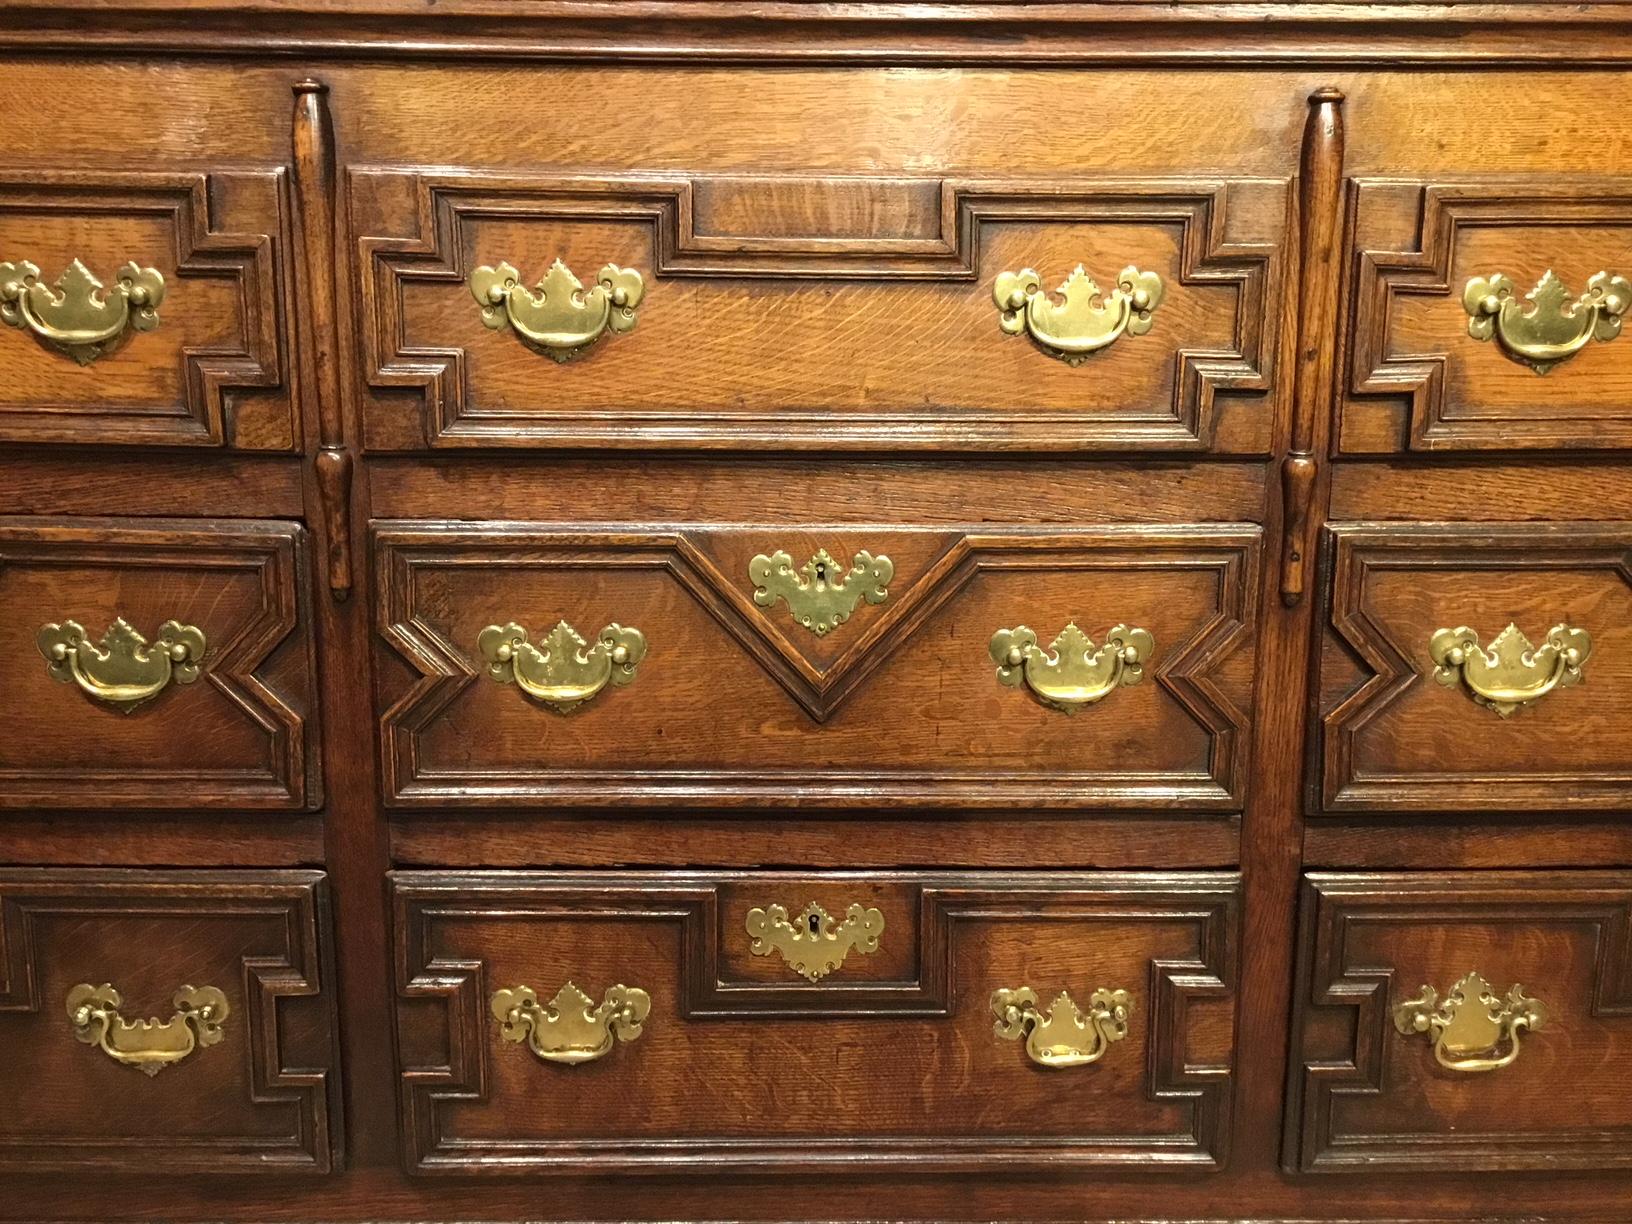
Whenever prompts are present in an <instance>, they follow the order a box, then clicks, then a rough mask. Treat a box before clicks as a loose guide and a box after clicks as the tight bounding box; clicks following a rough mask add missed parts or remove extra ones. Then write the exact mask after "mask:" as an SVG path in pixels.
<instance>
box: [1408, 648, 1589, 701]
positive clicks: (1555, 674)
mask: <svg viewBox="0 0 1632 1224" xmlns="http://www.w3.org/2000/svg"><path fill="white" fill-rule="evenodd" d="M1591 654H1592V635H1591V634H1589V633H1588V632H1587V631H1586V630H1585V629H1577V628H1575V627H1574V626H1572V625H1554V626H1553V627H1552V628H1551V629H1549V630H1548V631H1547V637H1546V639H1545V640H1544V641H1543V642H1542V644H1541V646H1539V647H1536V646H1532V645H1531V644H1530V639H1529V638H1527V637H1525V636H1524V634H1523V633H1521V632H1520V631H1519V627H1518V626H1517V625H1509V626H1508V627H1507V628H1506V629H1503V630H1502V631H1501V632H1500V633H1499V634H1497V635H1496V637H1495V638H1494V639H1493V640H1492V641H1491V643H1490V648H1489V649H1488V650H1487V649H1485V648H1483V647H1481V646H1480V645H1479V635H1478V634H1477V633H1475V632H1474V631H1473V630H1472V629H1469V628H1468V627H1467V626H1466V625H1461V626H1458V627H1457V628H1455V629H1440V630H1437V631H1436V632H1435V633H1434V636H1433V637H1431V638H1430V639H1429V640H1428V655H1429V657H1430V658H1432V659H1433V661H1434V679H1435V680H1437V681H1439V682H1440V683H1441V684H1443V685H1446V686H1448V687H1455V686H1456V685H1458V684H1461V685H1463V686H1465V687H1466V688H1467V691H1468V696H1470V697H1472V698H1473V700H1474V701H1476V702H1478V703H1479V704H1480V705H1482V706H1485V707H1486V708H1487V709H1491V710H1494V711H1495V712H1496V713H1497V714H1499V715H1500V716H1501V717H1503V718H1506V717H1507V716H1508V715H1510V714H1512V713H1513V711H1514V710H1517V709H1519V708H1521V707H1523V706H1527V705H1532V704H1534V703H1535V702H1537V701H1540V700H1541V699H1542V698H1543V697H1545V696H1546V695H1547V694H1548V693H1550V692H1552V691H1553V690H1554V689H1560V688H1568V687H1569V686H1570V685H1572V684H1579V683H1580V682H1581V679H1582V670H1581V669H1582V668H1583V667H1585V666H1586V662H1587V659H1588V657H1589V656H1590V655H1591Z"/></svg>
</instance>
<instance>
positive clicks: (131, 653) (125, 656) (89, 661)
mask: <svg viewBox="0 0 1632 1224" xmlns="http://www.w3.org/2000/svg"><path fill="white" fill-rule="evenodd" d="M35 643H36V644H37V645H38V646H39V648H40V653H41V654H42V655H44V656H45V660H46V663H47V665H48V666H47V668H46V670H47V671H49V672H50V674H51V676H52V678H53V679H56V680H61V681H63V682H64V683H68V682H72V683H74V684H77V685H79V687H80V689H81V690H83V691H84V692H85V693H86V694H88V695H89V696H91V697H93V698H95V699H96V700H97V701H102V702H106V703H107V704H108V705H111V706H113V707H114V708H115V709H118V710H121V711H123V712H124V713H126V714H128V713H130V712H131V711H132V710H134V709H135V708H136V707H137V706H139V705H141V704H142V702H144V701H147V700H150V699H151V698H153V697H157V696H158V695H159V693H160V692H161V691H163V689H164V686H165V685H167V684H169V683H171V682H172V681H174V682H175V683H177V684H191V683H192V682H193V681H194V680H197V679H198V668H199V661H200V660H201V659H202V658H203V657H204V634H203V631H202V630H200V629H198V628H196V627H194V626H192V625H184V624H182V623H181V622H180V621H173V620H170V621H165V622H164V624H162V625H160V626H159V639H158V641H156V642H154V643H152V644H151V645H149V644H148V641H147V639H146V638H144V637H143V636H142V635H141V634H139V633H137V632H136V630H135V629H133V628H131V626H130V623H129V622H128V621H126V620H125V619H124V618H123V617H119V618H116V619H115V620H114V622H113V624H112V625H110V626H109V627H108V631H107V632H106V633H104V634H103V635H102V640H101V641H100V642H95V643H93V642H91V641H90V640H89V639H88V638H87V637H86V636H85V629H84V627H83V626H82V625H80V624H79V623H78V622H77V621H71V620H70V621H63V622H62V623H61V624H60V625H46V626H44V627H43V628H41V629H40V632H39V634H38V635H37V636H36V637H35Z"/></svg>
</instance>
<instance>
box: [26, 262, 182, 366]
mask: <svg viewBox="0 0 1632 1224" xmlns="http://www.w3.org/2000/svg"><path fill="white" fill-rule="evenodd" d="M163 301H164V277H162V276H160V275H159V273H158V271H157V269H154V268H143V267H140V266H139V265H137V264H135V263H127V264H125V265H124V266H123V267H121V268H120V269H119V271H118V273H117V274H116V277H115V280H114V284H113V288H111V289H107V288H105V287H104V286H103V284H102V282H101V281H99V280H97V279H96V277H95V276H93V275H91V270H90V269H89V268H87V267H86V266H85V265H84V264H82V263H80V262H79V260H77V259H76V260H74V261H73V262H72V263H70V264H69V265H68V267H67V270H66V271H64V272H63V274H62V275H61V276H60V277H58V278H57V283H56V284H55V286H51V285H46V284H43V283H41V281H40V269H39V266H38V265H36V264H32V263H29V262H28V260H26V259H24V260H19V261H17V262H16V263H0V323H5V324H7V325H8V326H11V327H18V328H24V329H26V330H28V331H30V332H32V333H33V334H34V335H35V337H36V338H38V339H39V340H40V341H42V342H43V343H45V344H48V345H50V346H51V347H52V348H55V349H57V350H58V351H60V352H63V353H66V354H67V355H68V356H70V357H72V358H73V359H74V360H75V361H77V362H78V363H79V364H80V365H89V364H90V363H91V362H93V361H95V360H96V359H97V358H98V357H101V356H102V355H103V354H105V353H109V352H111V351H112V350H113V349H114V348H116V347H117V346H118V343H119V342H120V341H121V340H122V339H123V338H124V336H125V334H126V329H127V328H128V329H129V330H130V331H152V330H153V329H154V328H155V327H157V326H158V325H159V304H160V303H161V302H163Z"/></svg>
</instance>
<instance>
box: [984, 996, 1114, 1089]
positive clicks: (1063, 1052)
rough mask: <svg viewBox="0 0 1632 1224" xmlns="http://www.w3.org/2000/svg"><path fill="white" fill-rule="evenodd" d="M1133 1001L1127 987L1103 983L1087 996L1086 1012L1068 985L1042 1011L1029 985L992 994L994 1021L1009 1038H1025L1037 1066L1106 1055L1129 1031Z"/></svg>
mask: <svg viewBox="0 0 1632 1224" xmlns="http://www.w3.org/2000/svg"><path fill="white" fill-rule="evenodd" d="M1132 1010H1133V1001H1132V1000H1131V999H1130V998H1129V996H1128V992H1127V991H1125V990H1106V989H1103V988H1102V989H1099V990H1096V991H1094V993H1093V994H1091V995H1089V996H1088V1010H1087V1011H1086V1012H1084V1011H1083V1010H1082V1008H1080V1007H1078V1006H1077V1004H1076V1001H1075V1000H1074V999H1072V998H1071V995H1070V993H1069V992H1068V991H1064V990H1062V991H1060V993H1059V994H1057V995H1056V996H1054V1001H1053V1002H1052V1003H1050V1004H1049V1005H1048V1010H1047V1011H1044V1010H1043V1009H1042V1008H1041V1007H1039V1006H1038V1003H1037V993H1036V992H1035V991H1034V990H1032V989H1031V987H1029V986H1022V987H1020V988H1019V989H1018V990H998V991H994V992H993V994H992V1014H993V1015H994V1016H995V1017H996V1018H997V1023H996V1024H995V1025H994V1026H993V1029H994V1031H995V1032H996V1033H997V1035H998V1036H999V1037H1002V1038H1004V1039H1005V1040H1008V1041H1019V1040H1020V1039H1021V1038H1022V1037H1024V1038H1025V1039H1026V1056H1027V1057H1028V1058H1030V1059H1031V1061H1032V1062H1034V1063H1036V1064H1037V1065H1038V1066H1039V1067H1048V1068H1050V1069H1053V1070H1062V1069H1064V1068H1067V1067H1086V1066H1087V1065H1088V1064H1089V1063H1096V1062H1098V1061H1099V1060H1100V1059H1101V1058H1103V1057H1104V1056H1105V1051H1106V1050H1108V1049H1110V1047H1111V1044H1112V1043H1113V1042H1117V1041H1121V1040H1122V1039H1123V1038H1124V1037H1126V1036H1127V1035H1128V1016H1129V1014H1130V1013H1131V1011H1132Z"/></svg>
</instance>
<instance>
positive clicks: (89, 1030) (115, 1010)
mask: <svg viewBox="0 0 1632 1224" xmlns="http://www.w3.org/2000/svg"><path fill="white" fill-rule="evenodd" d="M172 1004H173V1006H174V1007H175V1012H174V1014H172V1015H171V1017H170V1018H169V1019H168V1020H160V1019H158V1018H157V1017H154V1018H153V1019H149V1020H126V1019H125V1018H124V1017H123V1016H122V1015H120V1014H119V1009H120V1007H121V1006H123V1003H122V1001H121V1000H120V998H119V992H118V991H117V990H115V989H114V988H113V987H112V986H110V985H108V984H107V983H106V982H104V983H102V985H100V986H92V985H90V984H89V983H87V982H81V983H80V984H79V985H78V986H75V987H74V988H73V989H72V990H70V991H69V992H68V1023H69V1024H71V1025H72V1026H73V1030H74V1036H75V1037H77V1038H78V1039H79V1040H80V1041H83V1042H84V1043H85V1044H86V1045H94V1046H96V1047H97V1048H98V1049H99V1050H101V1051H102V1052H103V1053H104V1054H106V1055H107V1056H108V1057H109V1058H111V1059H113V1060H114V1061H115V1062H117V1063H120V1064H122V1065H124V1066H127V1067H135V1068H136V1069H137V1070H138V1071H141V1072H143V1073H144V1074H146V1075H149V1076H153V1075H157V1074H158V1073H159V1072H160V1071H163V1070H164V1069H165V1068H166V1067H168V1066H170V1065H171V1064H172V1063H178V1062H180V1061H181V1060H182V1059H184V1058H186V1057H187V1056H188V1055H189V1054H191V1053H192V1052H193V1051H194V1050H195V1049H197V1048H198V1047H199V1046H212V1045H214V1044H215V1043H216V1042H218V1041H220V1040H221V1036H222V1033H221V1025H222V1022H223V1021H225V1020H226V1018H227V1016H228V1014H229V1013H230V1011H231V1009H230V1008H228V1006H227V996H226V995H224V994H222V993H221V992H220V991H219V990H217V989H216V988H215V987H214V986H183V987H182V988H181V989H180V990H178V991H176V994H175V998H174V999H173V1000H172Z"/></svg>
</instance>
